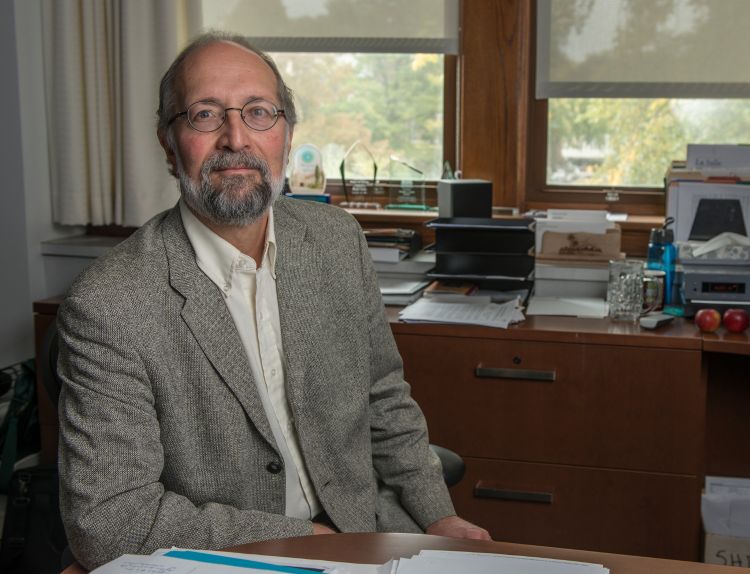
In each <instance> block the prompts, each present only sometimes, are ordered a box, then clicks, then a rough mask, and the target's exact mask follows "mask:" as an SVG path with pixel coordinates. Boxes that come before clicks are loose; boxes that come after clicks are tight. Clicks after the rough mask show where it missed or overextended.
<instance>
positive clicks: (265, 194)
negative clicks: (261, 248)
mask: <svg viewBox="0 0 750 574" xmlns="http://www.w3.org/2000/svg"><path fill="white" fill-rule="evenodd" d="M229 167H244V168H250V169H257V170H258V172H259V173H260V181H259V182H255V181H253V180H251V179H250V178H248V177H246V176H244V175H232V176H228V177H224V178H222V180H221V184H220V185H219V186H214V185H213V184H212V183H211V180H210V179H209V178H210V175H211V172H213V171H214V170H217V169H222V168H229ZM177 175H178V177H179V179H180V192H181V194H182V198H183V199H184V200H185V203H186V204H187V205H188V207H190V208H191V209H192V210H193V211H194V212H195V213H196V214H198V215H202V216H204V217H205V218H207V219H208V220H209V221H211V222H212V223H215V224H220V225H233V226H245V225H250V224H252V223H255V222H256V221H258V219H260V217H261V216H262V215H263V214H264V213H266V211H267V210H268V208H269V207H271V205H273V202H274V201H276V198H277V197H278V196H279V195H281V192H282V190H283V189H284V177H283V176H281V177H278V178H274V177H273V176H272V175H271V170H270V169H269V167H268V164H267V163H266V162H265V161H264V160H263V159H261V158H259V157H257V156H253V155H250V154H247V153H245V152H236V153H231V152H220V153H217V154H214V155H212V156H211V157H209V158H208V159H207V160H206V161H205V162H204V163H203V165H202V166H201V173H200V181H197V182H196V181H193V180H192V179H190V176H189V175H188V174H187V173H186V172H185V170H184V169H183V166H182V162H181V161H180V160H179V157H178V158H177Z"/></svg>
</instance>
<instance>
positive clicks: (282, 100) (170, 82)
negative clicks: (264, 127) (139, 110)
mask: <svg viewBox="0 0 750 574" xmlns="http://www.w3.org/2000/svg"><path fill="white" fill-rule="evenodd" d="M217 42H232V43H234V44H238V45H240V46H242V47H243V48H247V49H248V50H250V51H251V52H253V53H254V54H257V55H258V56H260V58H261V59H262V60H263V61H264V62H265V63H266V64H268V67H269V68H271V71H272V72H273V75H274V76H276V90H277V95H278V98H279V105H280V106H281V108H282V109H283V110H284V118H285V119H286V123H287V126H288V127H289V129H291V128H293V127H294V125H295V124H296V123H297V110H296V109H295V107H294V95H293V94H292V90H291V89H290V88H289V86H287V85H286V82H284V79H283V78H282V77H281V73H280V72H279V69H278V67H277V66H276V62H274V61H273V59H272V58H271V57H270V56H269V55H268V54H266V53H265V52H263V51H262V50H259V49H258V48H256V47H255V46H253V45H252V43H250V41H249V40H248V39H247V38H246V37H245V36H241V35H239V34H228V33H226V32H217V31H213V32H206V33H205V34H201V35H200V36H198V37H197V38H195V39H194V40H193V41H192V42H190V44H188V45H187V46H186V47H185V48H184V49H183V50H182V52H180V53H179V54H178V55H177V57H176V58H175V60H174V62H172V65H171V66H169V69H168V70H167V71H166V72H165V73H164V76H162V79H161V83H160V84H159V109H158V110H157V111H156V115H157V129H158V130H159V131H160V132H163V133H165V134H167V136H168V135H169V134H168V133H167V127H168V126H167V123H168V122H169V120H170V118H171V117H172V116H173V115H174V114H175V113H178V112H177V110H176V108H177V105H178V103H177V94H176V89H175V81H176V79H177V77H178V76H179V75H180V73H181V72H182V66H183V64H184V63H185V60H186V59H187V58H188V56H190V55H191V54H192V53H193V52H196V51H198V50H200V49H201V48H203V47H205V46H208V45H210V44H215V43H217Z"/></svg>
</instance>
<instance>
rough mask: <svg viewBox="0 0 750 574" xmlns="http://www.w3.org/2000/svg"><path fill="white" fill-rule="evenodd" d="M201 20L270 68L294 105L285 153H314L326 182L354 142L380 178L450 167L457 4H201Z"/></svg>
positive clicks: (234, 0) (342, 0)
mask: <svg viewBox="0 0 750 574" xmlns="http://www.w3.org/2000/svg"><path fill="white" fill-rule="evenodd" d="M202 12H203V13H202V22H203V25H204V26H205V27H206V28H219V29H224V30H230V31H232V32H235V33H239V34H243V35H246V36H248V38H249V39H250V40H251V41H252V42H253V43H255V44H256V45H257V46H258V47H259V48H261V49H264V50H266V51H267V52H269V53H270V54H271V55H272V57H273V58H274V59H275V61H276V62H277V64H278V65H279V68H280V70H281V73H282V74H283V75H284V78H285V80H286V81H287V83H288V84H289V86H290V87H291V88H292V89H293V90H294V92H295V96H296V103H297V108H298V115H299V123H298V124H297V127H296V128H295V134H294V142H293V146H294V147H296V146H298V145H301V144H304V143H312V144H313V145H315V146H316V147H318V149H320V150H321V153H322V155H323V160H324V171H325V175H326V178H327V179H328V181H329V182H330V181H331V180H337V179H339V177H340V175H339V165H340V163H341V160H342V159H343V157H344V155H345V154H346V152H347V150H348V149H349V148H350V146H352V145H353V144H354V143H355V142H360V144H363V145H364V146H365V147H366V148H367V149H368V150H369V151H370V152H371V153H372V155H373V156H374V158H375V162H376V164H377V166H378V177H379V178H380V179H383V178H385V179H388V178H394V179H398V175H397V174H396V171H397V170H398V169H399V166H403V165H404V163H406V164H408V165H410V166H413V167H414V168H416V170H417V171H419V172H422V173H423V174H424V178H426V179H435V178H438V177H440V175H441V173H442V169H443V163H444V161H445V160H446V159H447V160H449V161H450V163H451V164H452V165H455V120H454V116H455V114H456V111H455V65H456V61H457V58H455V56H453V54H456V53H457V51H458V38H457V36H458V1H457V0H441V1H439V2H436V1H435V0H411V1H409V2H407V1H404V2H393V1H392V0H314V1H313V0H304V1H303V0H282V1H281V2H273V3H250V2H242V1H238V0H210V1H209V0H204V1H203V2H202ZM446 109H447V110H448V112H447V113H446ZM359 175H365V174H359Z"/></svg>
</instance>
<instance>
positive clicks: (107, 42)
mask: <svg viewBox="0 0 750 574" xmlns="http://www.w3.org/2000/svg"><path fill="white" fill-rule="evenodd" d="M42 13H43V19H44V27H45V42H46V45H45V74H46V81H45V85H46V91H47V94H46V96H47V98H46V99H47V117H48V123H49V134H50V136H49V146H50V158H51V159H50V162H51V166H50V167H51V170H50V172H51V174H52V175H51V177H52V182H51V184H52V206H53V219H54V221H55V222H56V223H60V224H64V225H82V224H93V225H108V224H118V225H128V226H138V225H141V224H142V223H144V222H145V221H146V220H148V219H149V218H150V217H151V216H152V215H155V214H156V213H158V212H159V211H162V210H164V209H166V208H168V207H170V206H172V205H173V204H174V203H175V201H176V200H177V197H178V192H177V186H176V184H175V182H174V180H173V178H172V177H171V176H169V175H168V173H167V168H166V164H165V161H164V154H163V152H162V150H161V148H160V147H159V144H158V142H157V139H156V133H155V130H156V127H155V126H156V108H157V105H158V84H159V80H160V78H161V76H162V74H163V73H164V71H165V70H166V69H167V67H168V66H169V64H170V62H171V61H172V59H173V58H174V57H175V55H176V54H177V52H178V51H179V49H180V48H181V47H182V46H183V45H184V44H185V43H186V42H187V40H188V38H189V37H190V36H191V35H192V34H193V33H194V32H195V31H197V30H198V26H199V21H198V20H199V14H200V9H199V3H198V2H196V1H195V0H47V1H44V2H43V3H42Z"/></svg>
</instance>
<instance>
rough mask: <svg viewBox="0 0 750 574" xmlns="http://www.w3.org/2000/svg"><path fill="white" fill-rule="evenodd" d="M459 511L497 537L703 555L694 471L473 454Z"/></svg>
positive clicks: (459, 492) (456, 497)
mask: <svg viewBox="0 0 750 574" xmlns="http://www.w3.org/2000/svg"><path fill="white" fill-rule="evenodd" d="M465 461H466V475H465V476H464V478H463V480H462V481H461V482H460V483H459V484H458V485H457V486H455V487H454V488H453V489H451V494H452V496H453V501H454V504H455V506H456V511H457V512H458V514H459V516H462V517H463V518H466V519H467V520H470V521H472V522H475V523H477V524H479V525H481V526H483V527H485V528H487V529H488V530H489V531H490V534H491V535H492V537H493V539H495V540H500V541H503V542H518V543H523V544H536V545H542V546H560V547H566V548H578V549H585V550H596V551H603V552H616V553H621V554H639V555H643V556H656V557H662V558H674V559H681V560H698V559H699V556H698V548H699V540H700V481H699V480H698V478H697V477H695V476H685V475H668V474H658V473H643V472H630V471H616V470H604V469H592V468H581V467H571V466H558V465H547V464H530V463H514V462H503V461H489V460H483V459H474V458H467V459H465Z"/></svg>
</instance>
